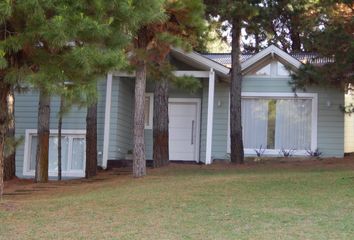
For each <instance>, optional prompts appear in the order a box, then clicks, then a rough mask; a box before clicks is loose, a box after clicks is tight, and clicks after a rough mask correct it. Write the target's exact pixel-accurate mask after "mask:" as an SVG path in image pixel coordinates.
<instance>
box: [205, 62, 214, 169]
mask: <svg viewBox="0 0 354 240" xmlns="http://www.w3.org/2000/svg"><path fill="white" fill-rule="evenodd" d="M214 92H215V72H214V69H212V68H211V69H210V72H209V92H208V118H207V133H206V154H205V164H211V149H212V142H213V118H214Z"/></svg>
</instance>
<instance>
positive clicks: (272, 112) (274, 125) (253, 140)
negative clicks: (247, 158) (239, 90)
mask: <svg viewBox="0 0 354 240" xmlns="http://www.w3.org/2000/svg"><path fill="white" fill-rule="evenodd" d="M258 95H259V96H257V94H256V93H249V94H246V93H245V94H243V97H242V130H243V141H244V142H243V143H244V147H245V152H246V153H248V154H254V153H255V151H254V149H259V148H260V147H261V146H262V148H263V149H267V151H266V153H269V154H277V153H278V152H279V150H280V149H288V150H289V149H293V150H295V152H296V153H297V154H304V153H305V150H308V149H313V150H314V149H315V148H316V141H317V140H316V138H317V126H316V125H317V96H316V95H315V94H299V96H298V97H294V94H279V93H278V94H275V93H273V94H258ZM272 95H273V96H272ZM228 138H229V137H228ZM228 142H230V141H228ZM228 151H230V148H229V147H228Z"/></svg>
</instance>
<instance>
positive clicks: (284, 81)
mask: <svg viewBox="0 0 354 240" xmlns="http://www.w3.org/2000/svg"><path fill="white" fill-rule="evenodd" d="M289 81H290V78H286V77H284V78H255V77H245V78H244V80H243V83H242V92H279V93H284V92H286V93H288V92H290V93H291V92H292V90H291V87H290V86H289V84H288V83H289ZM306 92H307V93H317V94H318V125H317V146H318V148H319V150H320V151H321V152H323V156H324V157H342V156H343V153H344V116H343V113H341V111H340V110H339V106H341V105H343V104H344V94H343V93H342V92H341V91H339V90H337V89H325V88H320V87H316V88H309V89H307V91H306ZM228 95H229V88H228V86H227V85H226V84H216V89H215V103H214V129H213V147H212V156H213V157H214V158H216V159H225V155H226V149H227V137H224V136H227V125H228V108H229V98H228ZM219 100H220V101H221V103H222V104H221V107H218V106H217V102H218V101H219ZM327 101H330V103H331V104H330V106H327Z"/></svg>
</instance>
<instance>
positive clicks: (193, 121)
mask: <svg viewBox="0 0 354 240" xmlns="http://www.w3.org/2000/svg"><path fill="white" fill-rule="evenodd" d="M193 138H194V120H192V136H191V144H192V145H193Z"/></svg>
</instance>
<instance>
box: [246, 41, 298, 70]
mask: <svg viewBox="0 0 354 240" xmlns="http://www.w3.org/2000/svg"><path fill="white" fill-rule="evenodd" d="M274 55H276V56H278V57H279V58H281V59H282V60H284V61H285V62H286V63H288V64H289V65H290V66H292V67H294V68H299V67H300V66H301V62H300V61H299V60H297V59H296V58H294V57H292V56H291V55H290V54H288V53H286V52H284V51H283V50H280V49H279V48H277V47H276V46H274V45H271V46H269V47H267V48H266V49H264V50H262V51H260V52H259V53H256V54H255V55H253V56H252V57H250V58H248V59H247V60H245V61H244V62H242V63H241V69H242V70H243V71H244V70H245V69H247V68H249V67H251V66H253V65H254V64H256V63H258V62H259V61H261V60H263V59H264V58H266V57H268V56H271V57H274Z"/></svg>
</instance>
